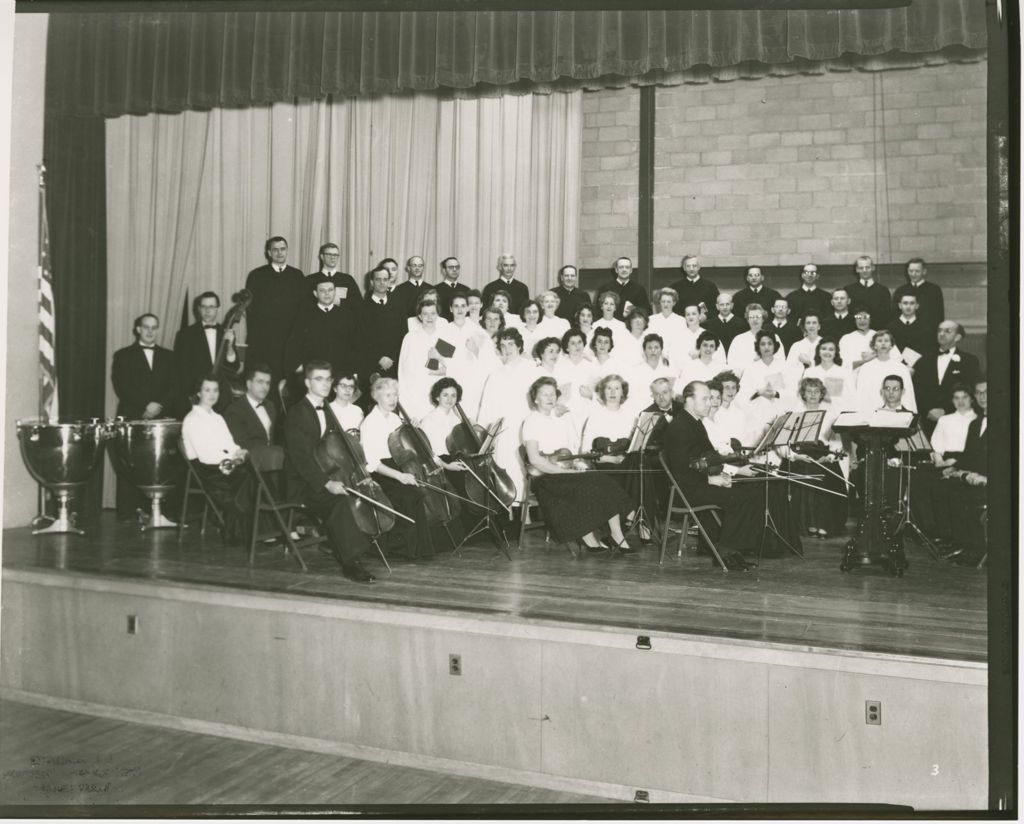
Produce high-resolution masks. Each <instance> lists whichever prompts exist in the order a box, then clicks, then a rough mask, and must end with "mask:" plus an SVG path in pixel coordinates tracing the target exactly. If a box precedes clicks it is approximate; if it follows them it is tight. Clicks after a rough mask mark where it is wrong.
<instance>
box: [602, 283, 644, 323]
mask: <svg viewBox="0 0 1024 824" xmlns="http://www.w3.org/2000/svg"><path fill="white" fill-rule="evenodd" d="M605 292H614V293H615V294H616V295H618V296H619V308H618V309H616V310H615V317H617V318H618V319H619V320H625V319H626V312H625V309H626V301H629V302H630V303H632V304H633V305H634V306H639V307H641V308H642V309H643V310H644V311H645V312H647V314H648V315H650V314H651V298H650V296H649V295H648V294H647V290H646V289H644V287H643V286H641V285H640V284H639V283H637V282H636V281H635V280H627V281H626V282H625V283H624V284H622V283H619V281H618V280H617V279H614V278H613V279H612V280H606V281H605V282H604V283H602V284H601V285H600V286H599V287H598V289H597V291H596V292H595V293H594V295H595V296H596V299H597V303H598V309H597V312H598V313H600V311H601V310H600V303H601V295H603V294H604V293H605Z"/></svg>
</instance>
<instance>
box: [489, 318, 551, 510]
mask: <svg viewBox="0 0 1024 824" xmlns="http://www.w3.org/2000/svg"><path fill="white" fill-rule="evenodd" d="M498 355H499V357H500V358H501V364H500V365H499V366H498V367H497V368H496V369H494V370H493V371H492V372H491V373H490V374H489V375H488V376H487V379H486V380H485V382H484V388H483V394H482V395H481V398H480V415H479V416H478V418H477V423H479V424H481V425H483V426H491V425H493V424H494V423H495V422H496V421H498V420H501V421H502V425H501V429H500V431H499V432H498V435H497V436H496V437H495V439H494V461H495V463H497V464H498V466H500V467H501V468H502V469H504V470H505V471H506V472H508V474H509V476H510V477H511V478H512V482H513V484H515V487H516V500H517V501H522V499H523V487H524V486H525V483H524V479H523V473H524V471H525V469H524V467H523V464H522V462H521V461H520V459H519V444H520V439H519V434H520V433H519V430H520V428H521V427H522V424H523V420H524V419H525V418H526V416H527V415H528V414H529V412H530V405H529V400H528V399H527V392H528V390H529V388H530V384H531V383H533V381H534V380H535V379H536V377H537V366H536V364H534V362H533V359H532V358H524V357H523V336H522V335H520V334H519V330H518V329H505V330H504V331H502V332H500V333H498Z"/></svg>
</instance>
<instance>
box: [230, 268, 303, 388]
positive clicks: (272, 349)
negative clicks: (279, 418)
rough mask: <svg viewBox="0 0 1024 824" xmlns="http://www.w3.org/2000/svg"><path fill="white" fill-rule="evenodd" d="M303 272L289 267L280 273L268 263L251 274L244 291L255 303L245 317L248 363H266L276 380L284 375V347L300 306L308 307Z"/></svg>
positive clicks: (246, 280)
mask: <svg viewBox="0 0 1024 824" xmlns="http://www.w3.org/2000/svg"><path fill="white" fill-rule="evenodd" d="M303 287H304V279H303V276H302V272H301V271H299V270H298V269H296V268H295V267H294V266H286V267H285V269H284V271H283V272H281V273H278V272H276V271H274V268H273V267H272V266H271V265H270V264H269V263H268V264H267V265H266V266H260V267H259V268H257V269H253V270H252V271H251V272H249V275H248V277H246V279H245V288H246V289H248V290H249V291H250V292H252V303H250V304H249V309H248V311H247V313H246V326H247V327H248V334H247V335H246V344H247V346H248V349H247V351H246V355H245V360H246V362H247V363H260V362H263V363H267V364H269V366H270V369H271V372H272V373H273V377H274V379H275V380H276V379H277V378H280V377H281V376H282V375H283V374H284V362H283V355H284V347H285V343H286V342H287V341H288V336H289V335H290V334H291V331H292V325H293V324H294V323H295V316H296V314H297V313H298V311H299V307H300V306H305V305H307V301H306V300H305V299H304V297H303V295H304V294H306V293H305V290H304V288H303Z"/></svg>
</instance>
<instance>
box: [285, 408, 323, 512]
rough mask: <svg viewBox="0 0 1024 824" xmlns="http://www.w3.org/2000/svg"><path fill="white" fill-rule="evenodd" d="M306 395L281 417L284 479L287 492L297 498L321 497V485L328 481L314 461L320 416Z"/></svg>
mask: <svg viewBox="0 0 1024 824" xmlns="http://www.w3.org/2000/svg"><path fill="white" fill-rule="evenodd" d="M320 414H321V413H320V412H317V411H316V410H315V409H314V408H313V406H312V404H310V402H309V398H308V397H303V398H302V399H301V400H300V401H298V402H297V403H295V404H293V405H292V406H291V408H290V409H289V410H288V414H287V415H285V419H284V448H285V478H286V481H287V484H288V495H289V497H291V498H294V499H296V500H300V501H307V502H309V501H316V500H325V496H330V494H331V493H329V492H328V491H327V490H326V489H325V488H324V485H325V484H326V483H327V481H328V480H330V479H329V478H328V477H327V473H326V472H324V471H323V470H322V469H321V468H320V465H319V464H318V463H317V462H316V457H315V455H316V453H315V450H316V446H317V444H318V443H320V422H319V421H318V420H317V416H318V415H320Z"/></svg>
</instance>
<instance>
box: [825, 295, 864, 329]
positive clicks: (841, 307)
mask: <svg viewBox="0 0 1024 824" xmlns="http://www.w3.org/2000/svg"><path fill="white" fill-rule="evenodd" d="M830 303H831V305H832V309H831V311H826V312H825V314H824V315H823V316H822V318H821V336H822V337H823V338H831V339H832V340H839V339H840V338H841V337H842V336H843V335H848V334H849V333H850V332H852V331H853V330H854V329H856V328H857V322H856V320H855V319H854V315H853V312H851V311H850V295H849V293H848V292H847V291H846V290H845V289H836V290H835V291H834V292H833V293H832V300H831V301H830Z"/></svg>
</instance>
